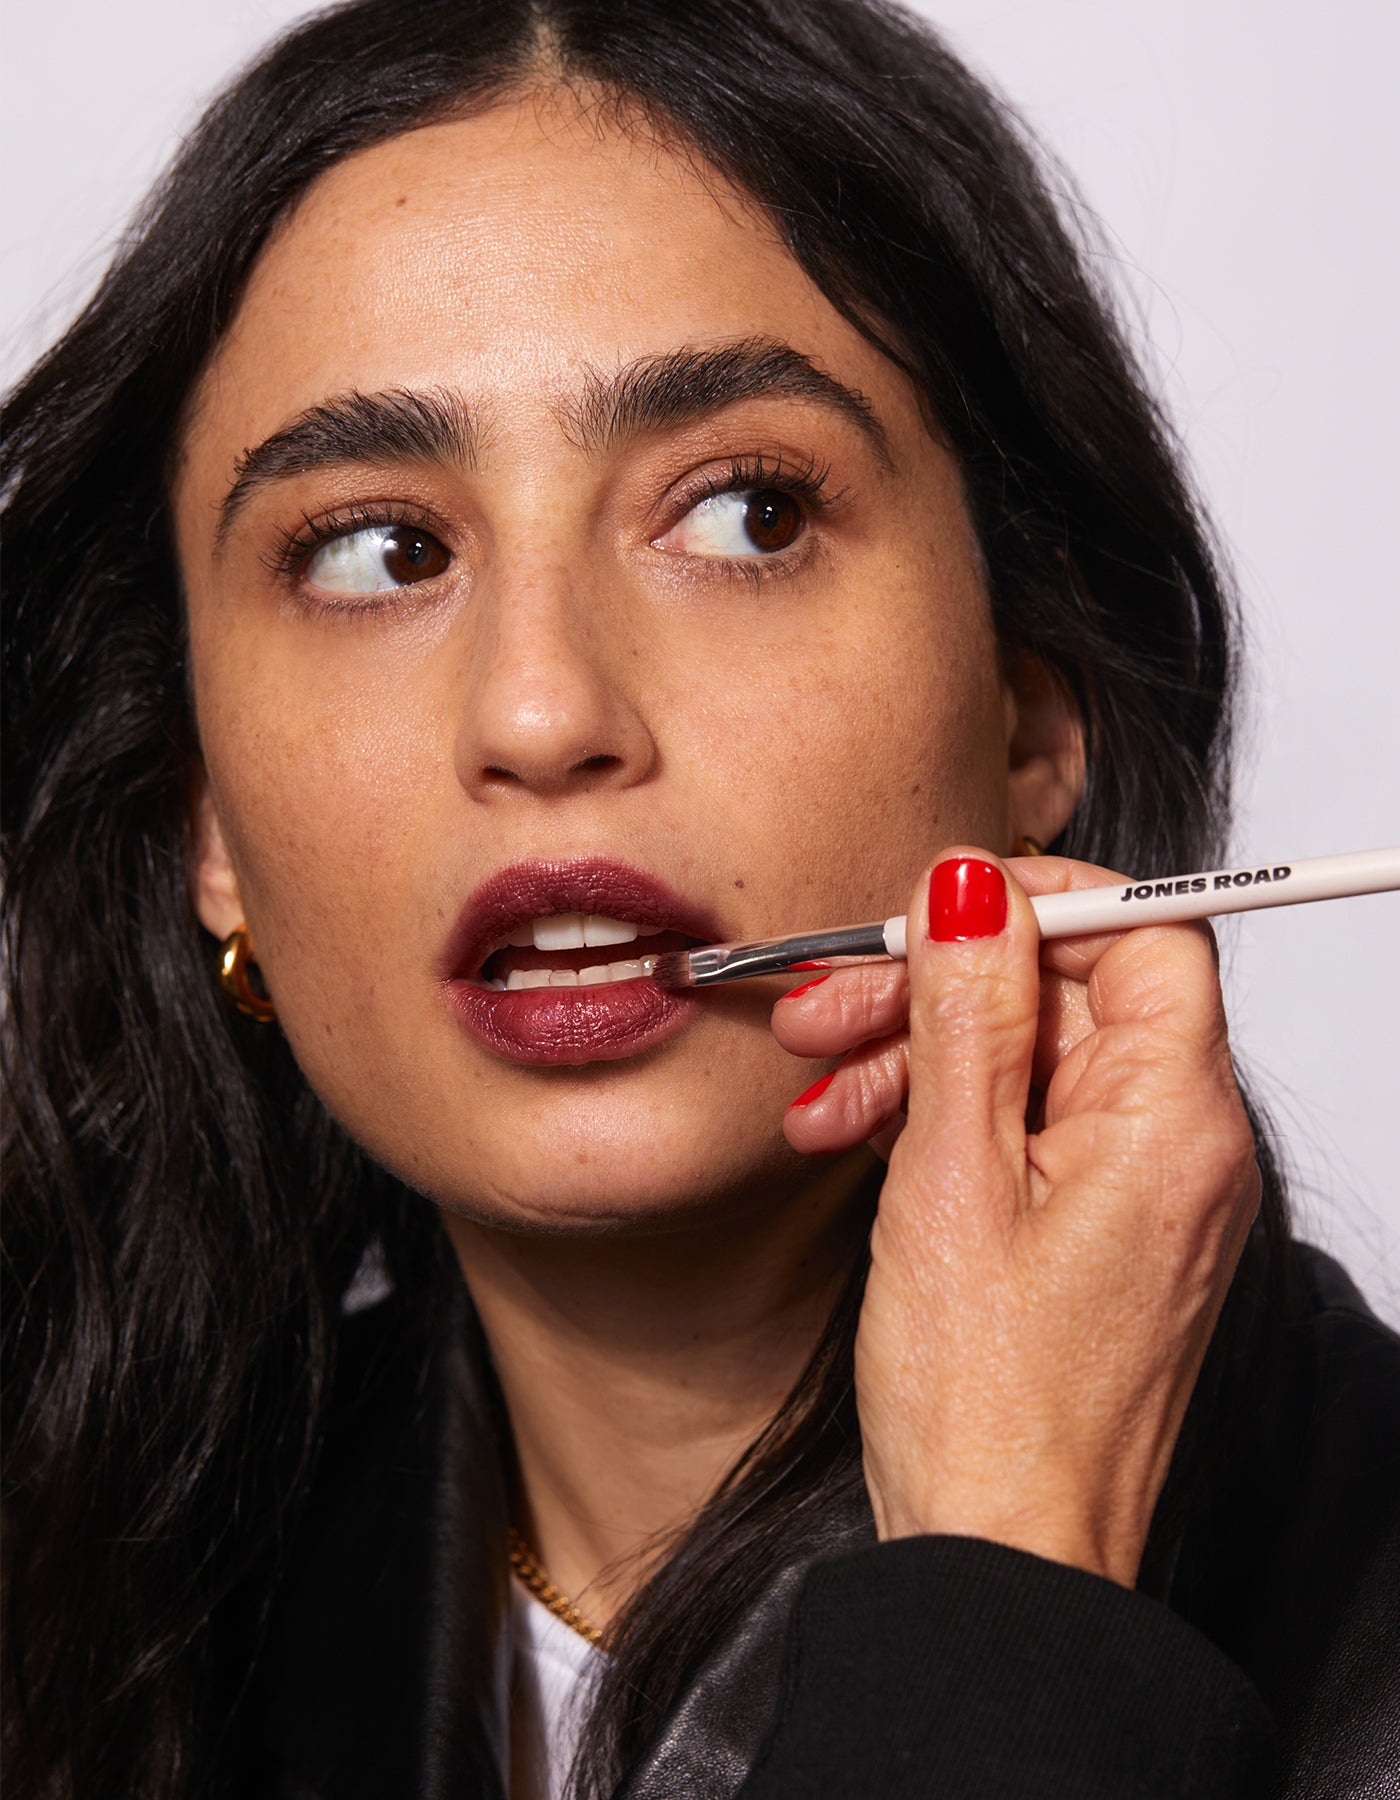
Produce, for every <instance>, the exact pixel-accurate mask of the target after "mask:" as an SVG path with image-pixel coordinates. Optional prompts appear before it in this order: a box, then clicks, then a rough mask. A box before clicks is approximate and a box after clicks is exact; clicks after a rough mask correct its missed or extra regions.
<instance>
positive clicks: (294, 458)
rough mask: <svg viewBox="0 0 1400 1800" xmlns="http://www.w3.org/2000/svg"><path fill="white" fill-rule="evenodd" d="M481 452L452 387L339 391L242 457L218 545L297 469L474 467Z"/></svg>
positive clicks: (221, 516) (228, 496) (473, 427)
mask: <svg viewBox="0 0 1400 1800" xmlns="http://www.w3.org/2000/svg"><path fill="white" fill-rule="evenodd" d="M480 453H481V430H480V427H479V425H478V424H477V422H476V421H475V420H474V419H473V417H472V414H471V411H470V409H469V408H468V406H467V404H466V402H465V401H464V400H463V399H462V398H461V396H460V395H458V394H453V393H451V392H449V391H448V390H447V389H446V388H428V389H414V388H390V389H387V390H386V391H384V392H383V393H378V394H362V393H359V392H358V391H354V390H352V391H351V392H350V393H348V394H337V395H335V396H334V397H333V398H331V399H329V400H323V401H321V402H320V404H319V405H317V406H312V407H308V408H307V410H306V411H305V412H303V413H298V414H297V416H296V418H294V419H293V420H292V421H291V422H290V423H289V424H287V425H283V426H282V427H281V428H280V429H279V430H277V431H274V432H273V434H272V436H271V437H269V438H264V439H263V441H262V443H260V444H259V445H257V446H256V448H254V449H252V450H245V451H244V452H243V454H242V456H240V457H239V459H238V461H237V462H236V463H235V464H234V471H233V485H232V487H230V489H229V491H228V493H227V494H225V495H224V498H223V501H222V503H221V504H220V507H219V519H218V524H217V526H216V527H215V531H214V546H215V549H216V550H218V549H220V548H222V546H223V543H224V541H225V539H226V538H227V537H228V534H229V531H230V529H231V528H232V525H233V522H234V519H235V518H236V517H237V516H238V513H239V511H240V510H241V508H242V507H243V506H244V505H245V504H246V503H247V501H248V499H249V498H250V496H251V495H252V494H254V493H255V492H256V491H257V490H258V489H259V488H261V487H265V486H267V485H268V483H270V482H273V481H281V480H284V479H285V478H286V477H287V476H289V475H299V474H301V473H303V472H304V471H306V470H308V469H316V468H321V467H324V466H325V465H327V464H331V463H381V462H396V461H405V460H407V461H412V462H438V463H462V464H464V465H465V466H466V467H467V468H473V467H475V465H476V463H477V460H478V458H479V456H480Z"/></svg>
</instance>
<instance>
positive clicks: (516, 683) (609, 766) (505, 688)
mask: <svg viewBox="0 0 1400 1800" xmlns="http://www.w3.org/2000/svg"><path fill="white" fill-rule="evenodd" d="M490 586H491V589H492V591H491V592H490V593H489V594H488V593H485V592H479V593H478V595H477V596H476V602H477V604H476V605H475V606H474V607H473V614H474V617H473V619H472V636H473V643H472V647H471V651H470V655H469V663H468V671H467V677H466V681H465V684H464V687H465V692H464V693H463V695H462V716H461V726H460V729H459V732H458V739H457V750H456V757H457V774H458V778H459V780H460V781H461V783H462V786H463V787H464V788H465V789H466V791H467V792H468V793H469V794H470V795H471V796H472V797H473V798H474V799H478V800H483V801H491V800H494V799H498V798H501V797H503V796H504V795H506V794H511V793H514V794H527V793H528V794H531V795H534V796H536V797H539V798H542V799H543V798H552V797H558V796H561V795H565V794H570V793H580V792H589V791H593V790H596V789H599V788H622V787H629V786H632V785H634V784H636V783H637V782H640V781H643V780H645V779H646V777H647V776H648V775H649V774H650V773H651V771H652V769H653V767H654V766H655V763H656V757H657V748H656V742H655V739H654V737H653V735H652V731H651V729H650V727H649V726H648V724H647V721H646V719H645V718H644V716H643V710H642V706H641V704H640V700H639V696H638V695H637V693H636V691H635V690H636V688H637V686H638V683H639V680H640V676H639V674H638V670H639V667H640V665H639V664H638V662H637V661H636V659H635V658H633V657H632V656H631V654H630V648H629V639H630V636H631V634H630V632H629V631H628V629H627V626H626V623H625V619H624V617H623V613H622V610H621V609H619V608H617V607H613V606H604V607H601V608H600V607H597V606H595V605H593V604H590V597H589V595H588V594H587V593H586V592H583V591H580V590H579V588H578V586H577V584H575V583H574V582H573V581H572V580H571V579H570V576H569V573H568V571H567V569H562V568H555V569H552V570H547V571H541V572H537V573H535V574H534V575H531V574H529V573H528V572H526V571H521V572H520V574H519V575H518V576H517V577H516V578H515V579H504V578H499V577H498V578H497V579H496V580H494V581H493V582H492V583H491V584H490Z"/></svg>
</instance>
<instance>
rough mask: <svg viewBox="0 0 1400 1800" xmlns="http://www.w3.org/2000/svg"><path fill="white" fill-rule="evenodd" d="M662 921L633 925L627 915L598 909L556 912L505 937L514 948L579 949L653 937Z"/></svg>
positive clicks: (661, 927)
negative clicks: (610, 916) (605, 914)
mask: <svg viewBox="0 0 1400 1800" xmlns="http://www.w3.org/2000/svg"><path fill="white" fill-rule="evenodd" d="M664 929H665V927H664V926H661V925H633V924H631V923H630V922H629V921H628V920H626V919H608V918H604V917H603V915H602V914H601V913H556V914H555V915H554V916H553V917H552V918H548V919H532V920H531V922H530V923H529V924H528V925H521V926H519V927H517V929H516V930H514V931H512V932H511V934H510V936H509V937H508V938H507V939H506V943H507V944H512V945H514V946H515V947H516V948H517V949H525V948H527V947H529V946H533V947H534V948H535V949H536V950H582V949H584V948H589V949H591V948H593V947H594V946H595V945H598V944H630V943H631V942H632V940H633V938H638V937H655V936H656V935H657V933H658V932H660V931H662V930H664Z"/></svg>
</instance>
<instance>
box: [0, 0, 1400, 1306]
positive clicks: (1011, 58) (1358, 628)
mask: <svg viewBox="0 0 1400 1800" xmlns="http://www.w3.org/2000/svg"><path fill="white" fill-rule="evenodd" d="M813 3H814V4H818V3H819V0H813ZM303 10H304V8H303V7H302V6H300V5H297V4H295V3H294V0H280V3H279V0H221V3H219V4H213V3H206V0H120V3H118V4H115V5H114V4H111V0H108V3H107V4H99V3H98V0H44V3H43V4H38V5H36V4H32V3H31V4H21V3H20V0H15V3H14V4H12V6H11V8H10V18H9V23H8V28H7V30H6V34H5V45H4V49H5V56H4V59H3V71H4V72H3V76H0V96H3V105H0V166H3V167H4V168H5V170H6V171H7V174H6V196H5V200H6V206H5V217H4V226H3V233H2V234H0V337H3V340H4V351H3V358H2V359H0V378H3V379H4V380H6V381H8V380H9V379H10V378H11V377H13V376H14V375H15V374H17V373H18V372H19V370H20V369H21V368H22V367H23V366H24V365H25V363H26V362H27V361H28V360H29V358H30V357H31V356H32V355H33V354H34V353H35V352H36V351H38V350H39V349H41V348H42V347H43V346H44V344H45V343H46V342H47V341H48V340H49V339H50V337H51V336H52V335H54V334H55V333H56V332H57V331H58V330H59V329H60V328H61V327H62V326H63V324H64V323H65V322H66V320H67V319H68V317H69V316H70V315H71V313H72V311H73V310H74V308H75V306H76V305H77V303H78V302H79V301H80V300H81V299H82V297H83V296H84V294H85V293H86V291H87V290H88V288H89V287H90V285H91V283H92V281H93V280H94V278H95V276H96V274H97V272H98V270H99V269H100V268H101V266H102V263H103V261H104V259H105V256H106V254H107V252H108V250H109V248H110V246H111V245H112V244H113V242H114V241H115V239H116V236H117V234H118V228H119V223H120V221H121V220H122V219H123V218H124V217H125V216H126V215H127V214H128V213H129V211H130V209H131V207H132V206H133V204H134V203H135V201H136V200H137V199H138V198H139V196H140V195H141V194H142V192H143V191H144V189H145V188H146V186H147V184H148V182H149V181H150V179H151V177H152V176H153V174H154V173H155V172H156V170H157V169H158V168H159V167H160V166H161V164H162V163H163V162H164V161H165V160H166V158H167V157H168V155H169V154H170V152H171V150H172V149H173V148H174V146H175V145H176V143H177V142H178V139H179V136H180V133H181V132H182V131H183V130H185V129H187V128H188V126H189V125H190V123H191V121H192V120H193V119H194V118H195V116H196V115H197V112H198V109H199V105H200V102H201V100H202V99H204V98H205V97H207V96H208V95H209V94H210V93H211V92H212V91H213V90H214V89H216V88H217V87H218V86H219V85H220V84H221V82H222V80H223V78H224V77H225V76H226V75H227V74H228V73H229V72H230V71H231V70H232V69H233V68H234V67H235V66H236V65H238V64H239V63H240V62H242V61H243V60H244V59H246V57H247V56H249V55H250V54H251V53H252V52H253V51H254V50H255V49H256V48H257V47H258V46H259V45H260V44H261V43H262V42H263V41H264V40H265V39H266V38H267V37H268V36H270V35H271V34H272V33H273V32H275V31H276V30H278V29H279V28H280V27H281V26H282V25H284V24H286V23H288V22H290V21H291V20H292V19H294V18H295V17H297V16H298V15H299V14H300V13H301V12H302V11H303ZM921 10H924V11H926V12H927V13H928V14H929V15H930V16H931V17H933V18H935V19H936V20H937V21H938V22H939V23H940V24H941V25H942V26H943V27H944V29H945V30H946V32H947V33H948V35H949V36H950V38H951V40H952V41H953V43H954V45H955V46H956V47H957V48H958V49H959V50H961V52H962V53H963V54H964V55H965V56H966V57H967V58H968V59H969V60H970V61H971V62H972V63H973V64H974V65H975V66H976V67H977V68H978V70H979V71H981V72H982V73H983V74H984V75H988V76H990V78H991V79H992V80H993V81H994V82H995V83H996V85H997V86H999V87H1000V88H1001V90H1002V91H1003V92H1004V93H1006V94H1007V95H1009V96H1010V97H1012V98H1013V99H1014V100H1015V101H1016V102H1017V103H1018V105H1019V106H1020V108H1021V110H1022V112H1023V113H1024V114H1025V116H1027V117H1028V118H1029V120H1030V121H1031V123H1032V124H1033V126H1034V127H1035V129H1036V130H1037V131H1038V133H1039V134H1040V136H1041V139H1042V141H1043V142H1044V143H1045V144H1046V145H1047V146H1048V147H1049V148H1050V149H1051V151H1052V152H1053V153H1054V154H1055V156H1056V157H1057V158H1058V159H1059V160H1060V161H1061V162H1062V163H1063V165H1064V166H1065V167H1066V168H1068V169H1069V170H1070V171H1072V173H1073V176H1074V179H1075V181H1076V182H1077V184H1078V188H1079V191H1080V193H1081V194H1082V195H1083V197H1084V199H1085V200H1086V201H1087V203H1088V204H1089V206H1090V207H1091V208H1092V209H1093V210H1094V211H1095V212H1096V213H1097V214H1099V215H1100V217H1101V218H1102V220H1103V221H1104V223H1105V225H1106V227H1107V228H1108V234H1109V235H1108V239H1107V256H1108V260H1109V265H1110V267H1111V272H1112V275H1113V277H1114V279H1115V280H1116V282H1117V283H1118V285H1119V287H1120V289H1121V291H1122V293H1123V295H1124V296H1125V301H1126V303H1127V305H1128V306H1129V308H1130V309H1131V313H1132V316H1133V318H1134V319H1135V321H1136V325H1135V329H1136V331H1137V333H1138V336H1139V341H1140V342H1141V344H1142V345H1143V347H1144V349H1145V352H1146V354H1147V356H1148V359H1149V362H1150V364H1151V366H1152V368H1153V369H1154V372H1155V377H1156V380H1157V382H1158V384H1159V386H1160V388H1161V391H1162V392H1163V394H1164V395H1165V398H1166V401H1167V404H1168V407H1169V409H1170V412H1171V414H1172V416H1173V418H1174V419H1175V420H1176V422H1177V424H1178V426H1179V428H1180V430H1181V432H1182V435H1183V437H1184V438H1185V441H1186V443H1187V445H1188V447H1189V450H1190V453H1191V456H1192V457H1193V459H1194V462H1195V466H1196V469H1197V470H1198V472H1199V476H1200V480H1201V483H1202V485H1203V487H1204V489H1205V491H1206V493H1207V494H1208V496H1209V497H1210V499H1211V501H1212V503H1213V506H1214V510H1215V515H1216V518H1217V520H1218V522H1219V524H1220V527H1221V529H1222V531H1223V533H1224V536H1225V539H1226V541H1227V543H1228V544H1229V546H1230V547H1231V550H1232V552H1233V554H1234V557H1235V560H1236V565H1237V568H1238V571H1239V575H1240V580H1241V586H1242V588H1243V591H1244V595H1245V599H1246V603H1247V608H1248V613H1249V617H1250V621H1251V628H1252V634H1253V637H1254V640H1255V644H1256V647H1257V657H1256V664H1255V672H1254V680H1253V698H1252V723H1251V727H1250V732H1249V737H1248V741H1247V745H1246V754H1245V757H1244V759H1243V767H1242V776H1243V780H1242V788H1241V806H1240V811H1239V824H1238V827H1237V830H1236V845H1237V849H1238V850H1239V852H1240V853H1241V855H1242V858H1243V859H1244V860H1251V861H1252V860H1253V859H1254V858H1255V856H1256V855H1257V856H1258V857H1259V858H1260V860H1266V861H1270V862H1272V861H1275V860H1277V859H1278V858H1279V857H1302V856H1309V855H1321V854H1324V853H1326V852H1328V851H1335V850H1349V849H1360V848H1365V847H1368V846H1371V845H1375V844H1381V843H1386V842H1394V841H1400V773H1398V771H1400V724H1397V711H1398V710H1400V696H1397V669H1400V620H1398V619H1397V604H1396V602H1397V578H1396V572H1395V568H1396V545H1395V541H1394V527H1395V507H1394V504H1393V498H1392V484H1393V482H1394V481H1395V479H1396V475H1397V472H1400V470H1398V469H1397V456H1396V453H1395V447H1394V436H1395V432H1396V429H1397V422H1396V421H1397V412H1400V405H1397V402H1400V382H1397V363H1398V362H1400V359H1397V353H1396V341H1395V339H1396V312H1397V300H1400V283H1397V274H1400V252H1397V248H1396V231H1395V226H1396V198H1397V185H1400V184H1397V172H1398V165H1400V151H1398V150H1397V146H1398V145H1400V132H1398V131H1397V130H1396V127H1395V114H1394V90H1393V81H1394V71H1395V68H1396V66H1397V61H1398V60H1400V8H1396V7H1393V6H1391V5H1388V4H1384V3H1382V0H1366V3H1362V0H1337V3H1336V4H1334V5H1332V6H1331V7H1330V8H1329V9H1328V10H1327V11H1326V13H1325V14H1323V13H1320V12H1319V11H1318V10H1317V8H1316V7H1315V6H1314V5H1311V4H1309V5H1306V6H1305V5H1303V4H1301V3H1300V0H1117V4H1108V3H1105V0H1099V3H1093V0H1023V3H1021V4H992V3H991V0H947V4H939V5H934V4H926V5H924V6H923V7H922V8H921ZM1397 930H1400V898H1392V897H1377V898H1371V899H1366V900H1355V901H1342V902H1334V903H1330V904H1328V905H1325V906H1315V907H1304V908H1301V909H1297V910H1293V911H1288V912H1282V913H1275V914H1272V915H1263V916H1260V917H1254V918H1250V919H1246V920H1243V921H1238V922H1236V923H1235V925H1234V926H1233V927H1232V928H1230V929H1229V930H1228V931H1227V933H1226V941H1227V959H1228V980H1229V991H1230V994H1231V999H1232V1011H1233V1018H1234V1022H1235V1024H1234V1030H1235V1041H1236V1043H1237V1045H1238V1046H1239V1047H1240V1049H1241V1050H1242V1052H1243V1054H1244V1057H1245V1059H1246V1062H1247V1064H1248V1066H1249V1068H1250V1069H1251V1071H1253V1073H1254V1075H1255V1077H1256V1079H1257V1083H1258V1087H1259V1090H1260V1091H1261V1092H1262V1094H1263V1096H1264V1098H1265V1099H1266V1101H1267V1102H1268V1103H1269V1104H1270V1105H1271V1106H1272V1107H1273V1109H1274V1111H1275V1114H1276V1117H1277V1119H1278V1121H1279V1123H1280V1125H1281V1126H1282V1127H1283V1128H1284V1132H1285V1135H1286V1137H1287V1139H1288V1142H1289V1145H1290V1148H1291V1152H1292V1157H1293V1161H1294V1166H1295V1171H1296V1186H1295V1193H1296V1196H1297V1204H1298V1210H1299V1214H1300V1218H1301V1222H1302V1225H1303V1227H1304V1230H1305V1232H1306V1234H1307V1235H1308V1236H1310V1237H1311V1238H1312V1239H1313V1240H1314V1241H1315V1242H1319V1243H1322V1244H1323V1245H1325V1246H1327V1247H1329V1248H1331V1249H1332V1250H1334V1251H1335V1253H1336V1254H1338V1255H1340V1256H1341V1257H1342V1258H1343V1259H1344V1260H1345V1261H1346V1262H1347V1263H1348V1265H1349V1266H1350V1267H1351V1269H1352V1271H1353V1273H1354V1274H1355V1275H1356V1276H1357V1278H1358V1279H1359V1280H1360V1281H1361V1282H1362V1284H1363V1286H1364V1287H1365V1288H1366V1290H1367V1292H1368V1293H1369V1294H1370V1295H1371V1297H1372V1299H1373V1301H1374V1302H1375V1304H1376V1305H1377V1306H1378V1307H1379V1308H1380V1309H1381V1311H1382V1312H1384V1313H1386V1314H1387V1315H1388V1316H1390V1317H1391V1318H1392V1319H1394V1320H1396V1321H1400V1192H1397V1183H1396V1178H1395V1173H1394V1169H1393V1161H1394V1158H1393V1154H1392V1145H1393V1141H1394V1135H1395V1126H1396V1114H1397V1112H1398V1111H1400V1027H1397V1011H1400V974H1398V973H1397V957H1396V953H1395V948H1394V940H1395V936H1396V933H1397Z"/></svg>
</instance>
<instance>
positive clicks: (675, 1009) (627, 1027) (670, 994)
mask: <svg viewBox="0 0 1400 1800" xmlns="http://www.w3.org/2000/svg"><path fill="white" fill-rule="evenodd" d="M447 994H448V999H449V1002H450V1004H451V1006H452V1009H453V1011H454V1012H455V1013H456V1015H457V1018H458V1020H459V1021H460V1022H461V1024H462V1025H463V1026H465V1028H466V1030H467V1032H468V1034H469V1035H470V1036H472V1037H474V1038H475V1039H476V1041H477V1042H478V1043H479V1044H481V1045H483V1046H484V1047H485V1048H486V1049H487V1050H491V1051H494V1052H495V1054H496V1055H497V1056H503V1057H505V1058H507V1060H508V1061H510V1062H514V1063H526V1064H528V1065H530V1066H531V1067H533V1068H550V1067H557V1066H558V1065H560V1064H563V1063H590V1062H618V1061H620V1060H621V1059H622V1058H623V1057H625V1056H637V1055H640V1053H641V1052H642V1051H643V1050H651V1049H654V1048H655V1047H656V1046H657V1045H658V1044H662V1043H664V1042H665V1041H666V1040H667V1039H668V1038H670V1037H674V1036H675V1034H676V1033H677V1032H678V1031H679V1030H680V1029H681V1028H682V1026H684V1025H685V1024H687V1023H688V1022H689V1020H691V1019H692V1018H693V1017H694V1016H695V1014H696V1013H697V1012H698V1011H699V1010H700V1002H699V1001H698V999H697V998H696V997H695V996H694V995H693V994H690V993H677V992H675V991H674V990H672V989H670V988H662V987H658V986H657V985H656V983H655V982H654V981H653V980H651V978H650V977H649V976H647V977H643V978H641V979H639V980H637V981H610V982H600V983H599V984H598V985H597V986H596V987H583V988H521V989H519V990H518V991H517V992H515V993H503V992H501V991H500V990H499V989H497V988H488V987H482V986H481V985H480V984H479V983H477V982H474V981H449V982H448V984H447Z"/></svg>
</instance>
